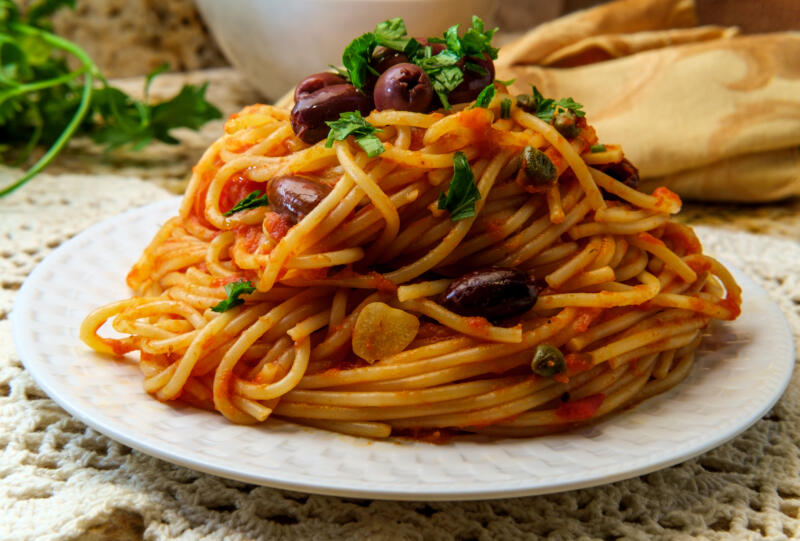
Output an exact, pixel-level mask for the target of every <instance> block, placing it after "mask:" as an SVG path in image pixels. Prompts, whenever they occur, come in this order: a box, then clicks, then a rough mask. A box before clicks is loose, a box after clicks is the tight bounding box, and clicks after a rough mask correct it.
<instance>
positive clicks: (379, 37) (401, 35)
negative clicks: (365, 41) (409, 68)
mask: <svg viewBox="0 0 800 541" xmlns="http://www.w3.org/2000/svg"><path fill="white" fill-rule="evenodd" d="M410 40H411V38H409V37H408V35H407V34H406V23H405V21H403V19H402V17H395V18H394V19H389V20H388V21H383V22H382V23H378V25H377V26H376V27H375V42H376V43H377V44H378V45H383V46H384V47H388V48H389V49H394V50H395V51H404V50H405V48H406V46H407V45H408V42H409V41H410Z"/></svg>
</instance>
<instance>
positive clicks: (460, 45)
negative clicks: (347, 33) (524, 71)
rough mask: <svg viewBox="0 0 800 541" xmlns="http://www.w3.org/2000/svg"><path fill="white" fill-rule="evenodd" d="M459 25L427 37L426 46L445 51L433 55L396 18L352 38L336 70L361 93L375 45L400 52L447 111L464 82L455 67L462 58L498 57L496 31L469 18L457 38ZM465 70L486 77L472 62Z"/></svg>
mask: <svg viewBox="0 0 800 541" xmlns="http://www.w3.org/2000/svg"><path fill="white" fill-rule="evenodd" d="M458 28H459V25H457V24H456V25H453V26H451V27H450V28H448V29H447V30H446V31H445V32H444V34H443V37H442V38H429V39H428V40H427V41H428V43H441V44H444V45H445V46H446V48H445V49H444V50H443V51H441V52H439V53H438V54H436V55H434V54H433V52H432V49H431V46H430V45H425V46H423V45H422V44H421V43H420V42H418V41H417V40H415V39H414V38H411V37H409V36H408V34H407V30H406V25H405V22H404V21H403V19H402V18H400V17H396V18H394V19H389V20H388V21H384V22H382V23H379V24H378V25H377V26H376V27H375V31H374V32H367V33H366V34H362V35H361V36H359V37H357V38H356V39H354V40H353V41H352V42H350V44H349V45H348V46H347V47H346V48H345V50H344V53H343V54H342V64H343V65H344V67H345V70H344V71H339V70H337V71H338V72H339V74H340V75H344V76H345V77H346V78H347V80H348V81H350V82H351V83H352V84H353V85H354V86H355V87H356V88H358V89H359V90H363V88H364V85H365V84H366V81H367V75H368V73H373V74H375V75H378V74H377V73H376V72H375V69H374V68H373V67H372V66H371V65H370V62H371V61H372V54H373V53H374V52H375V48H376V47H377V46H379V45H380V46H383V47H387V48H389V49H392V50H395V51H400V52H403V53H404V54H405V55H406V56H407V57H408V59H409V61H410V62H413V63H414V64H417V65H418V66H419V67H421V68H422V69H423V70H425V73H427V75H428V77H429V78H430V80H431V84H432V86H433V90H434V92H436V95H437V96H438V97H439V100H440V101H441V102H442V105H443V106H444V108H445V109H449V108H450V102H449V101H448V99H447V98H448V95H449V94H450V92H452V91H453V89H455V88H456V87H457V86H458V85H460V84H461V83H462V82H463V81H464V74H463V73H462V71H461V69H460V68H459V67H458V66H457V65H456V64H457V63H458V62H459V61H460V60H461V59H462V58H465V57H470V56H478V57H481V56H483V54H484V53H486V54H488V55H489V57H490V58H493V59H494V58H497V51H498V49H496V48H494V47H492V37H493V36H494V33H495V32H496V31H497V28H494V29H492V30H486V28H485V26H484V23H483V21H482V20H481V18H480V17H476V16H473V17H472V25H471V27H470V28H468V29H467V31H466V32H465V33H464V35H463V36H459V35H458ZM464 69H467V70H471V71H474V72H476V73H480V74H482V75H485V74H486V69H485V68H484V67H483V66H481V65H480V64H477V63H475V62H465V63H464Z"/></svg>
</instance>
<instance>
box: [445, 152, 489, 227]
mask: <svg viewBox="0 0 800 541" xmlns="http://www.w3.org/2000/svg"><path fill="white" fill-rule="evenodd" d="M480 198H481V192H480V191H479V190H478V186H477V185H476V184H475V175H474V174H473V173H472V169H471V168H470V166H469V162H468V161H467V156H466V155H465V154H464V153H463V152H461V151H459V152H456V153H455V155H454V156H453V178H452V179H451V180H450V186H449V187H448V188H447V193H446V194H445V193H442V194H440V195H439V202H438V208H439V210H446V211H448V212H449V213H450V220H451V221H453V222H456V221H458V220H463V219H464V218H471V217H473V216H475V201H477V200H478V199H480Z"/></svg>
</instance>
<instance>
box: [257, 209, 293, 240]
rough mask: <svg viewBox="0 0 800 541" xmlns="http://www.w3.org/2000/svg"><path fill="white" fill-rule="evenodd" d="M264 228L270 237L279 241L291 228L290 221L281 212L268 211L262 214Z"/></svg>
mask: <svg viewBox="0 0 800 541" xmlns="http://www.w3.org/2000/svg"><path fill="white" fill-rule="evenodd" d="M264 228H265V229H266V230H267V233H269V236H270V237H272V238H273V239H275V240H276V241H279V240H281V239H282V238H283V237H285V236H286V233H288V232H289V230H290V229H291V228H292V222H291V221H290V220H289V218H287V217H286V216H284V215H283V214H278V213H277V212H272V211H270V212H267V213H266V214H265V215H264Z"/></svg>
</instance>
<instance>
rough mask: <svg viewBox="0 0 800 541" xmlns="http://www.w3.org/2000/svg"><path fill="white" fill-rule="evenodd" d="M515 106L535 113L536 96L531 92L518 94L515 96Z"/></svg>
mask: <svg viewBox="0 0 800 541" xmlns="http://www.w3.org/2000/svg"><path fill="white" fill-rule="evenodd" d="M517 107H519V108H520V109H522V110H523V111H525V112H526V113H535V112H536V109H537V106H536V98H534V97H533V95H531V94H520V95H519V96H517Z"/></svg>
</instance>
